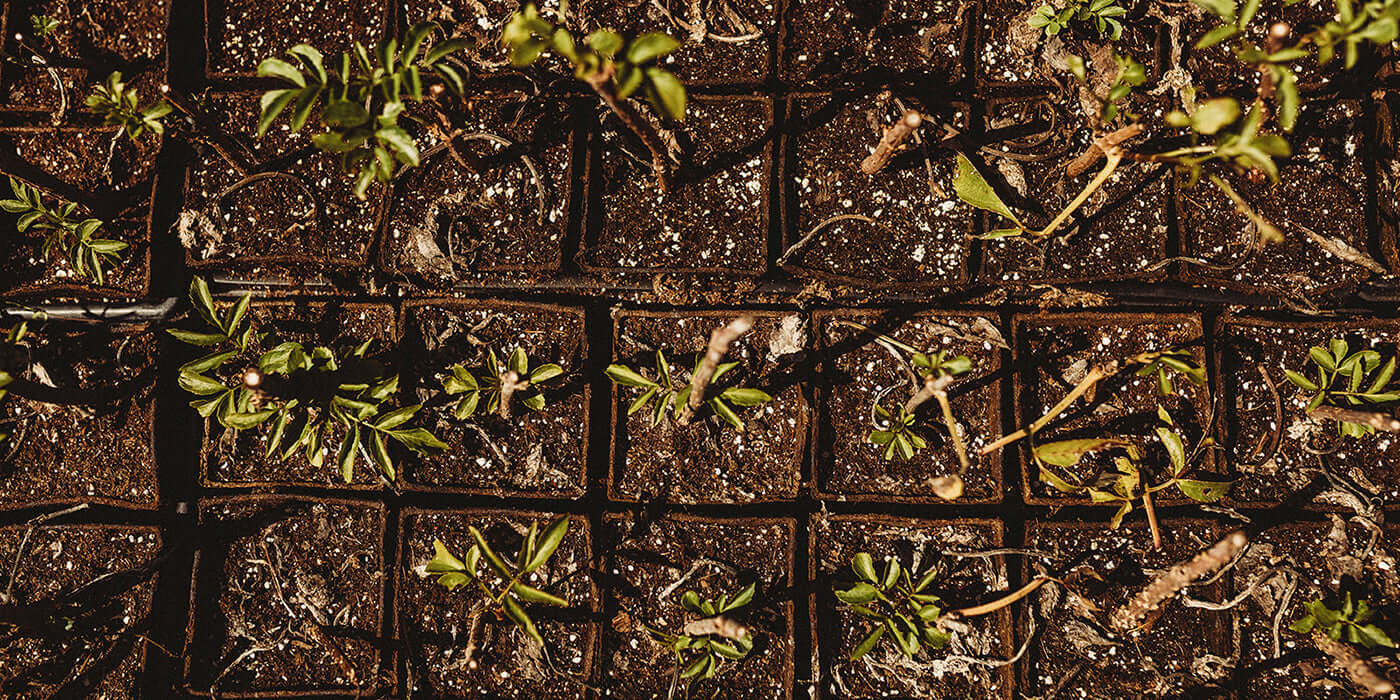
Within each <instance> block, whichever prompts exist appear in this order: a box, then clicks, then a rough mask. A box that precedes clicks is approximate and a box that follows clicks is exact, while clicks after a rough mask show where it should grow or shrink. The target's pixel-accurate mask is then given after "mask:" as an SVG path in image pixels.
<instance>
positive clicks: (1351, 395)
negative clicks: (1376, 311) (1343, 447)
mask: <svg viewBox="0 0 1400 700" xmlns="http://www.w3.org/2000/svg"><path fill="white" fill-rule="evenodd" d="M1350 350H1351V348H1350V347H1349V346H1348V344H1347V341H1346V340H1344V339H1342V338H1333V339H1332V340H1330V341H1329V342H1328V343H1327V347H1325V348H1323V347H1319V346H1314V347H1312V348H1310V349H1309V350H1308V359H1309V360H1311V361H1312V363H1313V370H1314V371H1313V376H1312V377H1308V376H1307V375H1305V374H1303V373H1299V372H1295V371H1293V370H1291V369H1286V370H1284V376H1286V377H1287V378H1288V381H1289V382H1291V383H1292V384H1293V385H1294V386H1297V387H1298V388H1300V389H1303V390H1304V391H1309V392H1312V397H1311V398H1310V399H1309V400H1308V407H1307V412H1308V414H1309V415H1313V416H1316V417H1319V418H1329V419H1332V420H1335V421H1337V429H1338V431H1339V432H1340V433H1341V434H1342V435H1343V436H1347V437H1358V438H1359V437H1365V436H1367V435H1370V434H1372V433H1374V432H1376V430H1377V429H1380V430H1385V431H1389V432H1400V420H1398V419H1397V417H1396V416H1395V415H1394V414H1393V413H1382V412H1378V411H1377V410H1375V409H1382V408H1391V409H1392V410H1393V407H1394V406H1395V405H1396V404H1397V403H1400V384H1395V383H1392V380H1393V379H1394V378H1395V358H1394V357H1391V358H1390V359H1389V360H1386V361H1385V363H1384V364H1382V363H1381V354H1380V353H1379V352H1376V351H1375V350H1358V351H1356V352H1350ZM1366 407H1370V408H1371V409H1372V410H1365V409H1366Z"/></svg>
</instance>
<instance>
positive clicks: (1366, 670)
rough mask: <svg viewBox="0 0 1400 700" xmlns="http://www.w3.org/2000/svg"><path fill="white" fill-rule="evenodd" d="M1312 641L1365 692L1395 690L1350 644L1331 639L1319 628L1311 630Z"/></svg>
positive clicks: (1372, 693) (1390, 691)
mask: <svg viewBox="0 0 1400 700" xmlns="http://www.w3.org/2000/svg"><path fill="white" fill-rule="evenodd" d="M1312 643H1313V645H1314V646H1316V647H1317V648H1318V649H1319V650H1321V651H1322V652H1323V653H1325V654H1327V655H1328V656H1330V657H1332V662H1333V663H1334V664H1336V666H1337V667H1338V668H1340V669H1342V670H1343V671H1345V672H1346V674H1347V677H1349V678H1351V682H1353V683H1355V684H1357V685H1358V686H1360V687H1362V688H1364V689H1365V690H1366V692H1367V693H1369V694H1371V695H1388V694H1390V693H1393V692H1395V684H1394V683H1391V682H1390V679H1388V678H1386V677H1385V676H1382V675H1380V674H1379V673H1377V672H1376V669H1375V667H1374V666H1372V665H1371V662H1370V661H1367V660H1366V658H1365V657H1363V656H1361V655H1360V654H1358V653H1356V650H1355V649H1353V648H1352V647H1351V645H1350V644H1347V643H1345V642H1341V641H1338V640H1335V639H1332V638H1331V637H1328V636H1327V633H1326V632H1323V631H1322V630H1320V629H1314V630H1313V631H1312Z"/></svg>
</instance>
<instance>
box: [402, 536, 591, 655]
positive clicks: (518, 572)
mask: <svg viewBox="0 0 1400 700" xmlns="http://www.w3.org/2000/svg"><path fill="white" fill-rule="evenodd" d="M467 529H468V531H469V532H470V533H471V536H472V539H473V540H474V541H475V544H473V545H472V546H471V548H470V549H468V550H467V553H466V555H464V556H463V557H462V558H461V559H458V558H457V557H456V556H455V555H453V554H452V551H451V550H449V549H448V548H447V545H445V544H443V542H442V540H437V539H435V540H433V558H432V561H429V562H428V565H427V572H428V573H429V574H434V575H436V576H437V582H438V583H439V584H441V585H442V586H443V587H445V588H446V589H447V590H449V591H456V590H458V589H460V588H464V587H467V586H473V587H474V588H475V589H476V590H477V591H479V592H480V593H481V595H482V598H483V602H484V603H485V604H486V605H488V606H490V607H491V608H492V609H493V610H495V611H496V612H497V615H498V617H503V618H504V619H507V620H510V621H511V622H513V623H515V625H516V626H517V627H519V628H520V631H522V632H524V633H525V635H526V636H527V637H529V638H530V639H533V640H534V641H535V642H537V643H539V644H544V638H543V637H541V636H540V632H539V630H538V629H536V627H535V623H534V621H533V620H531V619H530V614H529V613H527V612H526V611H525V606H526V605H530V604H540V605H553V606H555V607H561V608H562V607H568V605H569V601H567V600H564V599H563V598H560V597H559V596H556V595H554V594H553V593H547V592H545V591H542V590H540V589H538V588H535V587H534V586H531V585H529V584H526V583H524V581H523V579H524V578H525V577H527V576H529V575H530V574H532V573H534V572H536V571H538V570H539V569H540V567H542V566H544V565H545V564H546V563H548V562H549V558H550V557H552V556H554V552H555V551H556V550H558V549H559V544H560V543H561V542H563V541H564V535H565V534H567V533H568V532H569V516H567V515H563V516H560V517H558V518H556V519H555V520H554V521H553V522H551V523H550V524H549V525H548V526H547V527H545V529H544V532H543V533H540V532H539V523H538V522H535V521H531V522H530V530H529V532H527V533H526V535H525V541H524V542H523V543H522V544H521V545H520V551H519V552H517V554H516V557H515V561H514V562H513V563H511V562H507V561H506V560H505V559H503V558H501V556H500V555H499V554H497V553H496V551H495V550H494V549H492V547H491V545H490V543H488V542H487V541H486V538H485V537H484V536H483V535H482V534H481V531H480V530H478V529H476V526H469V527H468V528H467ZM482 560H485V562H486V565H487V571H488V572H489V573H486V574H483V572H481V571H480V570H479V569H480V568H481V562H482Z"/></svg>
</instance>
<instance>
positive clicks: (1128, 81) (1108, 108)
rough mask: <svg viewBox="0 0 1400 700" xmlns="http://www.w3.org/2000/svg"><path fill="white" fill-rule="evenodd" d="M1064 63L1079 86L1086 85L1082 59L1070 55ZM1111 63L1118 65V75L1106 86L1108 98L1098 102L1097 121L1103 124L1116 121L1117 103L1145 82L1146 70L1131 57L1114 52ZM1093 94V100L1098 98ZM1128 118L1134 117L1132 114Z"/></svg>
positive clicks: (1087, 74)
mask: <svg viewBox="0 0 1400 700" xmlns="http://www.w3.org/2000/svg"><path fill="white" fill-rule="evenodd" d="M1066 61H1067V62H1068V64H1069V71H1070V73H1073V74H1074V77H1075V79H1076V80H1078V81H1079V83H1080V84H1081V85H1088V84H1089V72H1088V66H1087V65H1086V64H1085V63H1084V59H1083V58H1080V57H1079V56H1075V55H1074V54H1070V55H1069V57H1068V58H1067V59H1066ZM1113 62H1114V63H1116V64H1117V65H1118V73H1117V75H1115V76H1114V78H1113V82H1112V83H1111V84H1109V86H1108V96H1107V97H1105V98H1103V99H1102V100H1100V105H1099V119H1100V120H1102V121H1103V122H1104V123H1108V122H1111V121H1113V120H1114V119H1117V118H1118V115H1119V114H1120V113H1121V108H1120V107H1119V106H1118V103H1120V102H1122V101H1123V100H1125V99H1127V98H1128V95H1130V94H1132V92H1133V88H1135V87H1141V86H1142V85H1143V84H1144V83H1146V82H1147V68H1146V67H1145V66H1143V65H1142V64H1141V63H1138V62H1137V61H1136V60H1134V59H1133V57H1132V56H1129V55H1127V54H1120V53H1118V52H1117V51H1114V52H1113ZM1093 94H1094V97H1095V98H1098V94H1097V93H1093ZM1128 116H1130V117H1135V115H1133V114H1129V115H1128Z"/></svg>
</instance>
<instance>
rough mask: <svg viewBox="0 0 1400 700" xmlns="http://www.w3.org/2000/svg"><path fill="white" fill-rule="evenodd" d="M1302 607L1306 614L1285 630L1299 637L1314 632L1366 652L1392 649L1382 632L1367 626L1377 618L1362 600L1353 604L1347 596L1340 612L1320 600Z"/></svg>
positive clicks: (1393, 646)
mask: <svg viewBox="0 0 1400 700" xmlns="http://www.w3.org/2000/svg"><path fill="white" fill-rule="evenodd" d="M1304 607H1305V608H1307V610H1308V614H1307V615H1305V616H1303V617H1302V618H1301V619H1299V620H1297V621H1295V622H1294V623H1293V624H1291V625H1289V626H1288V628H1289V629H1291V630H1293V631H1294V632H1297V633H1298V634H1307V633H1309V632H1312V631H1313V630H1315V629H1316V630H1318V631H1320V632H1322V633H1324V634H1326V635H1327V636H1328V638H1330V639H1331V640H1332V641H1342V640H1343V639H1345V640H1346V642H1347V643H1349V644H1355V645H1357V646H1361V647H1365V648H1367V649H1376V648H1378V647H1386V648H1390V649H1394V648H1395V642H1394V641H1392V640H1391V639H1390V635H1388V634H1386V633H1385V630H1383V629H1381V628H1380V627H1378V626H1376V625H1375V624H1368V623H1370V621H1371V619H1372V618H1374V617H1375V616H1376V611H1375V610H1373V609H1371V604H1370V603H1369V602H1367V601H1366V600H1365V599H1364V598H1363V599H1361V600H1358V601H1354V602H1353V601H1352V597H1351V593H1350V592H1348V593H1347V594H1346V597H1345V598H1344V599H1343V602H1342V606H1341V608H1340V609H1333V608H1331V607H1328V605H1327V603H1325V602H1323V601H1322V600H1320V599H1319V600H1313V601H1309V602H1308V603H1305V604H1304Z"/></svg>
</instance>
